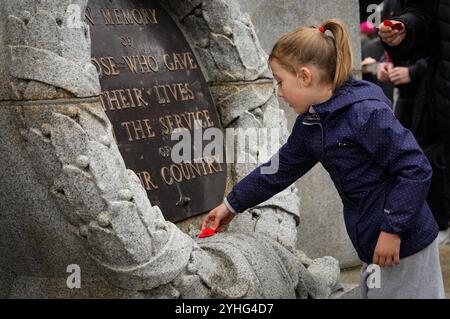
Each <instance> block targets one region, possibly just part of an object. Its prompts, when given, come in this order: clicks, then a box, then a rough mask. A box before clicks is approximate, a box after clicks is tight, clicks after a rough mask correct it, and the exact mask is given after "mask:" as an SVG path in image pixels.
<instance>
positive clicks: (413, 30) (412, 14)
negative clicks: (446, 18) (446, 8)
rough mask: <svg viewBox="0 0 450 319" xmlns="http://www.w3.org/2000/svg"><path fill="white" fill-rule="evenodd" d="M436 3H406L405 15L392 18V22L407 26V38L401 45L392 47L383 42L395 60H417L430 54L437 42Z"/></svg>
mask: <svg viewBox="0 0 450 319" xmlns="http://www.w3.org/2000/svg"><path fill="white" fill-rule="evenodd" d="M434 1H436V0H434ZM434 1H430V0H409V1H406V4H405V9H404V11H403V14H402V15H401V16H399V17H393V18H392V20H398V21H401V22H403V23H404V24H405V26H406V37H405V39H404V40H403V42H402V43H401V44H399V45H398V46H396V47H391V46H389V45H387V44H386V43H384V42H382V43H383V45H384V47H385V49H386V51H387V52H388V53H389V55H390V56H391V57H392V58H393V59H394V60H405V59H410V58H412V59H416V58H418V57H425V56H427V55H429V54H430V48H432V47H434V46H435V45H436V40H437V39H436V36H435V35H436V33H437V25H436V24H435V19H434V15H435V12H434V8H435V5H434Z"/></svg>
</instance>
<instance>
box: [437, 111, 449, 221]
mask: <svg viewBox="0 0 450 319" xmlns="http://www.w3.org/2000/svg"><path fill="white" fill-rule="evenodd" d="M437 118H438V127H439V132H440V133H441V138H442V140H443V144H444V150H443V154H444V156H443V158H444V164H445V168H444V172H443V179H444V192H443V198H444V205H445V210H446V214H445V216H444V219H443V222H446V223H447V228H448V223H449V220H450V118H446V117H443V116H440V115H439V114H438V116H437Z"/></svg>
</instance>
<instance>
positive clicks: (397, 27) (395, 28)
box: [383, 20, 403, 31]
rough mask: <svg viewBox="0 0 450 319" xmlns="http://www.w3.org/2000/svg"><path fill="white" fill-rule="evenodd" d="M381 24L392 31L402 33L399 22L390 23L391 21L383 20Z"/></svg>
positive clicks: (401, 26)
mask: <svg viewBox="0 0 450 319" xmlns="http://www.w3.org/2000/svg"><path fill="white" fill-rule="evenodd" d="M383 24H384V25H385V26H387V27H390V28H391V29H393V30H398V31H402V30H403V24H402V23H400V22H396V23H394V22H392V21H391V20H384V21H383Z"/></svg>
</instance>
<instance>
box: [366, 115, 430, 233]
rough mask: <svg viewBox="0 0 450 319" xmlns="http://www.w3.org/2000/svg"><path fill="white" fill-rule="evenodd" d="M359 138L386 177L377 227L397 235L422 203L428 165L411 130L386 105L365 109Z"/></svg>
mask: <svg viewBox="0 0 450 319" xmlns="http://www.w3.org/2000/svg"><path fill="white" fill-rule="evenodd" d="M359 137H360V143H361V145H362V146H363V147H364V149H366V150H367V152H368V153H369V154H370V156H371V157H372V158H373V160H374V161H375V162H377V163H378V164H379V165H380V166H381V167H382V168H384V170H385V171H386V173H387V174H388V175H389V176H390V178H389V179H388V181H387V184H386V197H385V205H384V212H383V222H382V225H381V230H382V231H385V232H388V233H395V234H400V235H401V233H402V232H403V231H404V230H406V229H407V228H408V227H409V225H410V224H411V223H412V222H413V221H414V219H415V216H416V214H417V213H418V212H420V210H421V209H422V207H423V206H424V205H425V200H426V197H427V194H428V189H429V187H430V182H431V175H432V169H431V165H430V163H429V161H428V159H427V158H426V156H425V155H424V153H423V152H422V150H421V148H420V147H419V145H418V144H417V142H416V140H415V139H414V137H413V135H412V133H411V132H410V131H409V130H407V129H405V128H404V127H403V126H402V125H401V124H400V122H399V121H398V120H397V119H396V118H395V116H394V114H393V113H392V111H391V110H390V109H389V108H388V107H387V106H386V107H383V108H379V109H375V110H372V111H370V112H369V114H368V116H367V119H366V120H365V121H364V123H363V124H362V125H361V127H360V131H359Z"/></svg>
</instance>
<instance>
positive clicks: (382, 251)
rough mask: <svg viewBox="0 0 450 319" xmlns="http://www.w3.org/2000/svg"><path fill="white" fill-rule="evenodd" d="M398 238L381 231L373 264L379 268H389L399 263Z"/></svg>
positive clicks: (395, 235)
mask: <svg viewBox="0 0 450 319" xmlns="http://www.w3.org/2000/svg"><path fill="white" fill-rule="evenodd" d="M400 242H401V240H400V236H399V235H397V234H390V233H386V232H384V231H382V232H381V233H380V236H379V237H378V242H377V246H376V247H375V253H374V254H373V263H374V264H376V265H379V266H380V267H391V266H392V265H397V264H399V263H400Z"/></svg>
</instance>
